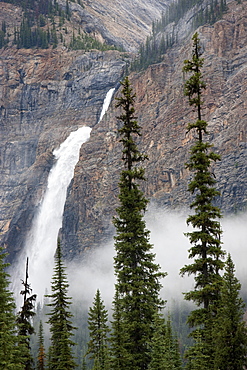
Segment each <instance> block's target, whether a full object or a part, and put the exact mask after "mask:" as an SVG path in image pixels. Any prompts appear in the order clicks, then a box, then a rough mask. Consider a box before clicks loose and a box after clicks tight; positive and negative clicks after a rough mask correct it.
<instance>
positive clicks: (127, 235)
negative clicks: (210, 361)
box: [112, 77, 165, 370]
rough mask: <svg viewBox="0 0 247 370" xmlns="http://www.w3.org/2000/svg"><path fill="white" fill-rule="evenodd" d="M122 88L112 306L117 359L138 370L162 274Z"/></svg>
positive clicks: (143, 364) (127, 93) (126, 87)
mask: <svg viewBox="0 0 247 370" xmlns="http://www.w3.org/2000/svg"><path fill="white" fill-rule="evenodd" d="M122 86H123V89H122V96H121V97H120V98H118V99H117V100H118V103H117V105H116V106H117V107H120V108H121V109H122V111H123V113H122V114H121V115H120V116H119V117H117V118H118V119H119V120H120V121H121V122H122V123H123V126H122V127H121V128H120V129H119V134H120V136H121V140H120V141H121V142H122V144H123V156H122V159H123V162H124V167H125V168H124V170H123V171H122V173H121V176H120V182H119V189H120V194H119V200H120V206H119V207H118V208H117V210H116V211H117V214H118V217H115V218H114V219H113V222H114V225H115V227H116V234H117V235H116V237H115V249H116V256H115V260H114V266H115V274H116V277H117V283H116V289H117V291H118V295H119V297H118V305H120V307H121V311H122V315H123V320H122V322H123V324H124V327H125V333H126V337H125V340H123V348H124V350H125V351H122V353H124V352H125V353H127V355H126V358H125V359H122V360H123V361H122V364H123V366H122V369H127V368H128V369H132V370H144V369H147V368H148V364H149V362H150V351H149V343H150V340H151V337H152V334H153V331H152V328H153V326H152V321H153V317H154V314H155V312H157V309H158V308H160V307H161V306H162V305H163V301H162V300H161V299H160V297H159V292H160V288H161V284H160V282H159V280H160V279H161V278H162V277H164V276H165V274H164V273H162V272H160V267H159V265H157V264H155V263H154V259H155V255H154V253H153V252H152V245H151V244H150V243H149V231H148V230H146V224H145V221H144V220H143V215H144V213H145V211H146V206H147V203H148V201H147V199H146V198H145V197H144V195H143V193H142V191H141V190H140V189H139V185H138V182H139V181H143V180H145V178H144V169H143V168H142V167H137V166H136V165H137V164H138V163H141V162H143V161H144V160H145V159H147V157H146V156H144V155H142V154H141V153H140V152H139V150H138V148H137V145H136V143H135V141H134V136H135V137H138V136H140V135H141V133H140V130H141V128H140V126H139V125H138V124H137V121H136V118H135V116H134V113H135V110H134V107H133V104H134V99H135V95H134V94H133V93H132V88H131V87H130V83H129V80H128V77H126V78H125V79H124V81H123V82H122ZM112 345H113V346H114V343H113V344H112ZM124 361H125V365H124Z"/></svg>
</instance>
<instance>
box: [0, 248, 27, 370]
mask: <svg viewBox="0 0 247 370" xmlns="http://www.w3.org/2000/svg"><path fill="white" fill-rule="evenodd" d="M5 257H6V254H5V253H4V252H3V248H0V368H1V369H5V370H23V368H24V367H23V365H22V364H21V362H20V361H19V356H20V352H21V348H19V347H18V346H17V339H18V338H17V335H16V334H17V331H16V320H15V315H14V310H15V303H14V298H13V295H12V292H10V290H9V280H8V279H9V275H8V274H7V272H6V267H7V266H8V264H6V263H4V258H5Z"/></svg>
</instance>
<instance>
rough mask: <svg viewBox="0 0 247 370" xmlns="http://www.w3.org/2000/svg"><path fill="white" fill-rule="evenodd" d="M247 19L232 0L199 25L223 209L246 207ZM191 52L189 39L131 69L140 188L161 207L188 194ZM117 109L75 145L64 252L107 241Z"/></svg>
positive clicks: (182, 204)
mask: <svg viewBox="0 0 247 370" xmlns="http://www.w3.org/2000/svg"><path fill="white" fill-rule="evenodd" d="M246 24H247V12H246V8H245V6H244V4H243V5H241V4H240V5H238V6H237V7H236V3H234V4H232V6H230V10H229V12H228V14H227V15H226V16H225V17H224V19H223V20H221V21H219V22H217V23H216V24H215V25H214V26H205V27H201V28H200V29H199V33H200V38H201V42H202V47H203V51H204V53H203V57H204V58H205V63H204V78H205V81H206V83H207V90H206V92H205V104H204V110H203V113H204V116H205V119H206V120H207V121H208V123H209V137H208V139H209V141H210V142H212V143H213V144H214V150H215V151H216V152H217V153H219V154H221V157H222V159H221V162H219V163H217V164H216V165H214V167H213V168H212V171H213V172H214V174H215V176H216V179H217V180H218V189H219V190H220V192H221V197H220V198H219V199H217V200H216V201H217V204H218V205H219V206H220V207H221V208H222V211H223V212H224V213H233V212H238V211H243V210H246V204H247V194H246V180H247V171H246V163H247V161H246V160H247V150H246V149H247V143H246V139H247V137H246V130H247V110H246V108H247V107H246V101H247V100H246V99H247V29H246ZM190 51H191V44H190V43H189V42H188V43H187V44H183V45H178V46H177V47H176V48H173V49H171V50H170V51H169V52H168V53H167V55H165V56H164V60H163V62H162V63H159V64H156V65H153V66H150V67H149V68H148V69H147V70H146V71H145V72H143V73H139V74H132V75H131V81H132V84H133V89H134V91H135V93H136V95H137V97H136V113H137V116H138V122H139V123H140V125H141V126H142V128H143V131H142V138H141V139H140V141H139V145H140V147H141V148H142V150H143V151H145V152H146V153H147V154H148V156H149V161H148V162H147V163H146V176H147V182H146V184H145V189H144V190H145V194H146V195H147V196H148V197H149V198H150V200H151V207H152V206H159V207H162V208H163V209H165V210H166V211H168V210H170V209H173V210H174V209H180V210H182V209H186V208H188V206H189V204H190V202H191V198H190V196H189V195H188V193H187V184H188V181H189V178H190V176H191V175H190V174H189V173H188V171H187V170H186V169H185V166H184V163H185V162H186V160H187V159H188V156H189V148H190V147H191V145H192V144H193V135H192V134H186V125H187V123H188V122H191V121H192V120H193V119H194V117H195V116H194V113H193V112H192V111H191V108H190V107H189V106H188V102H187V99H186V98H185V97H183V83H184V78H185V77H184V76H183V74H182V72H181V71H182V66H183V61H184V59H186V58H188V57H190ZM116 115H117V112H116V111H115V110H114V106H113V105H112V106H111V108H110V110H109V111H108V113H107V116H106V117H105V118H104V120H103V121H102V122H101V123H100V125H96V126H95V128H94V130H93V132H92V135H91V139H90V141H89V142H88V143H86V144H85V145H84V146H83V147H82V149H81V157H80V162H79V163H78V165H77V167H76V170H75V177H74V180H73V184H72V186H71V188H70V191H69V194H68V199H67V203H66V206H65V213H64V222H63V229H62V235H63V243H64V245H67V246H69V247H68V248H67V254H68V258H73V256H74V255H75V254H79V253H83V251H84V250H85V248H91V247H92V246H93V247H97V246H98V245H100V244H101V243H107V241H108V240H109V238H110V237H111V236H112V234H113V232H114V230H113V228H112V225H111V218H112V215H113V214H114V209H115V207H116V206H117V204H118V203H117V202H118V200H117V194H118V187H117V183H118V179H119V173H120V171H121V166H122V164H121V147H120V145H119V142H118V139H119V138H118V134H117V129H118V122H117V120H116V118H115V117H116ZM69 256H70V257H69Z"/></svg>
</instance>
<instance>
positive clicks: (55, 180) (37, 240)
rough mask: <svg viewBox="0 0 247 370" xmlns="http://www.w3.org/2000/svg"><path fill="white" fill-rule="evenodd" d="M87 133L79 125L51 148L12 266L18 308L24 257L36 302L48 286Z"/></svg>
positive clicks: (87, 129)
mask: <svg viewBox="0 0 247 370" xmlns="http://www.w3.org/2000/svg"><path fill="white" fill-rule="evenodd" d="M114 90H115V89H114V88H113V89H110V90H109V91H108V93H107V95H106V97H105V100H104V103H103V107H102V111H101V115H100V119H99V122H100V121H101V120H102V118H103V116H104V114H105V113H106V111H107V109H108V107H109V105H110V102H111V99H112V96H113V93H114ZM90 132H91V128H90V127H80V128H79V129H78V130H76V131H73V132H71V133H70V135H69V136H68V138H67V139H66V140H65V141H64V142H63V143H62V144H61V145H60V147H59V148H58V149H55V150H54V151H53V154H54V157H55V159H56V161H55V164H54V166H53V167H52V169H51V171H50V173H49V176H48V184H47V189H46V191H45V193H44V196H43V199H42V201H41V203H40V205H39V208H38V211H37V214H36V216H35V218H34V221H33V223H32V226H31V230H30V232H29V235H28V237H27V240H26V243H25V248H24V250H23V253H22V254H21V256H20V258H19V262H18V265H17V266H14V272H13V274H12V276H13V280H14V291H15V294H16V299H17V307H18V303H19V297H20V295H19V292H20V290H21V282H20V280H21V279H22V278H23V273H24V270H25V260H26V257H27V256H28V258H29V277H30V279H29V283H30V284H31V287H32V290H33V293H35V294H37V295H38V300H39V301H41V300H42V298H43V296H44V294H45V289H48V288H49V287H50V283H51V277H52V274H53V267H54V254H55V251H56V246H57V236H58V232H59V229H60V228H61V227H62V219H63V211H64V205H65V201H66V195H67V189H68V186H69V184H70V182H71V180H72V178H73V176H74V168H75V166H76V164H77V162H78V160H79V154H80V148H81V145H82V144H84V143H85V142H86V141H87V140H88V139H89V137H90ZM82 186H83V185H82Z"/></svg>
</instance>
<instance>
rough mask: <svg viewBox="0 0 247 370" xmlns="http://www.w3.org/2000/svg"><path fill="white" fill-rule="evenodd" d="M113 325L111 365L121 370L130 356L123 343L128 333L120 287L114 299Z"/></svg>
mask: <svg viewBox="0 0 247 370" xmlns="http://www.w3.org/2000/svg"><path fill="white" fill-rule="evenodd" d="M111 324H112V327H111V337H110V342H111V343H112V346H111V347H110V353H111V365H112V368H113V369H114V370H121V369H124V368H126V366H127V363H128V361H129V360H130V356H129V354H128V352H127V349H126V348H124V347H123V343H124V342H126V340H127V333H126V330H125V326H124V322H123V315H122V308H121V305H120V300H119V292H118V288H116V292H115V297H114V301H113V314H112V323H111Z"/></svg>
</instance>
